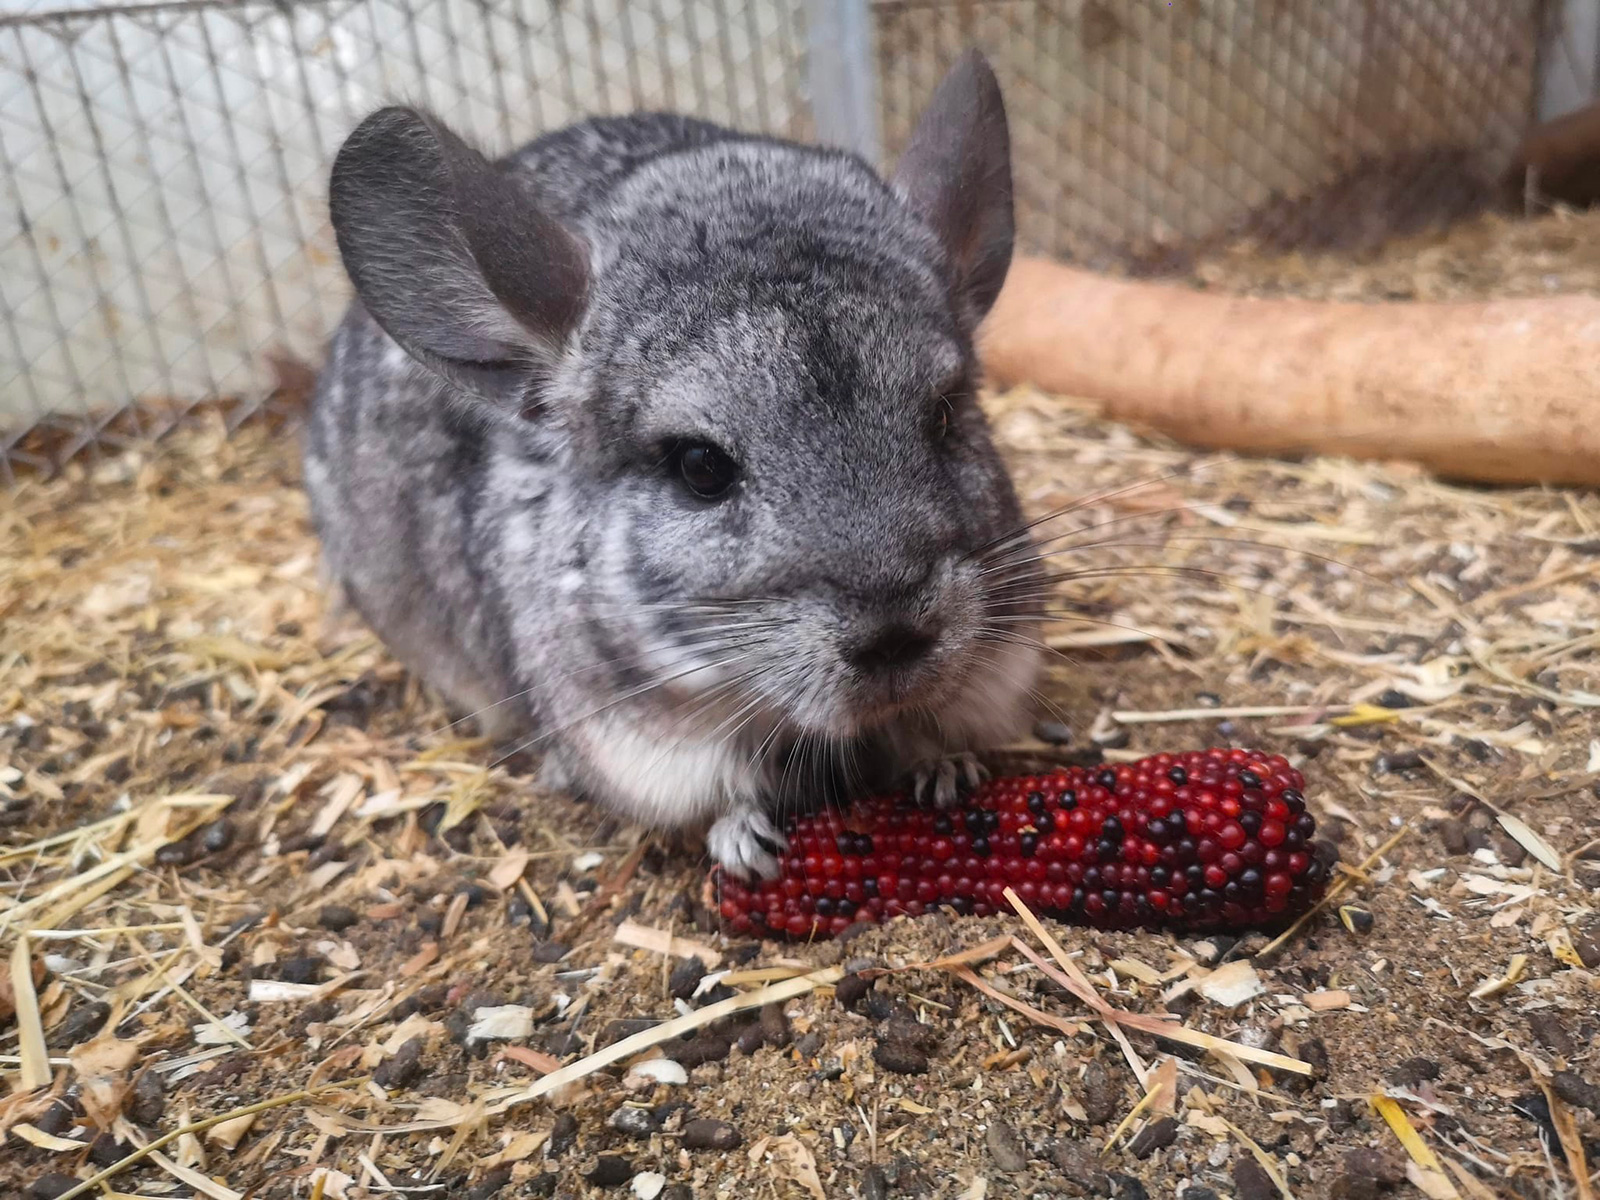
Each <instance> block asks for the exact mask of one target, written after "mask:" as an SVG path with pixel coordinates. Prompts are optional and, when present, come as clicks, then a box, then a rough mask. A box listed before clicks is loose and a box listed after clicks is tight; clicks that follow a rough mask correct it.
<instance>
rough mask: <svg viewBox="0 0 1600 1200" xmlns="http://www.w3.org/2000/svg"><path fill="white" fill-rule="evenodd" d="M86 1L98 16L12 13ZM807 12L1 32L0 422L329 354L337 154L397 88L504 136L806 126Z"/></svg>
mask: <svg viewBox="0 0 1600 1200" xmlns="http://www.w3.org/2000/svg"><path fill="white" fill-rule="evenodd" d="M69 6H75V7H78V8H84V9H92V8H94V7H96V5H95V4H93V3H91V2H90V0H4V5H3V7H0V13H16V12H18V11H19V10H27V11H31V12H33V13H39V12H43V11H49V12H60V11H62V10H64V9H66V8H67V7H69ZM797 8H798V2H797V0H725V2H723V0H709V2H708V0H699V2H697V0H651V2H650V3H637V2H633V3H630V2H628V0H562V2H556V0H299V2H298V3H295V4H294V5H293V6H292V7H291V8H290V9H289V10H288V14H287V15H285V13H284V11H283V10H281V9H279V8H278V7H276V6H274V5H271V4H266V3H255V2H250V0H246V2H244V3H237V2H219V3H217V4H214V5H209V6H204V7H195V6H193V5H189V4H180V5H167V6H161V5H152V6H150V7H148V8H145V9H142V10H141V11H138V12H134V13H128V14H122V15H112V14H109V13H87V14H78V15H74V16H67V17H65V18H63V19H59V20H57V19H42V20H41V19H34V20H32V21H30V23H20V24H19V23H15V22H13V23H9V24H0V113H3V118H4V119H3V121H0V428H5V427H11V428H13V429H15V428H16V427H17V426H18V425H28V424H32V423H34V422H36V421H38V420H39V419H40V418H42V417H44V416H46V415H49V414H57V415H61V414H84V413H99V412H105V411H108V410H114V409H116V408H119V407H121V406H122V405H123V404H124V403H125V402H126V401H127V399H128V398H129V397H141V398H169V397H170V398H177V399H179V400H194V399H200V398H205V397H209V396H216V395H221V396H231V395H245V396H253V395H259V394H260V393H261V391H262V390H263V389H264V388H265V387H266V386H268V385H269V382H270V374H269V371H268V369H267V367H266V364H265V362H264V358H263V356H264V355H265V354H266V353H268V352H270V351H273V350H277V349H281V350H287V351H289V352H291V353H293V354H295V355H297V356H299V357H301V358H303V359H307V360H311V361H315V359H316V358H317V356H318V355H319V354H320V351H321V343H322V340H323V338H324V337H325V335H326V333H327V331H328V330H329V329H330V328H331V325H332V324H333V322H335V321H336V320H337V318H338V313H339V311H340V310H341V308H342V306H343V303H344V297H345V294H346V285H345V281H344V278H343V275H342V272H341V271H340V269H339V266H338V263H337V260H336V256H335V253H334V250H333V246H332V241H331V237H330V234H329V230H328V228H327V223H326V217H325V212H324V205H325V177H326V171H327V166H328V163H329V162H330V160H331V156H332V154H333V152H334V151H335V150H336V149H337V147H338V145H339V142H340V140H341V139H342V137H343V135H344V134H345V133H346V132H347V131H348V130H349V128H350V127H351V126H352V125H353V124H354V122H355V121H356V120H358V119H359V118H360V117H361V116H362V115H364V114H365V113H366V112H367V111H369V110H371V109H372V108H374V107H377V106H379V105H380V104H382V103H384V102H385V101H387V100H390V99H396V98H399V99H406V100H413V101H417V102H421V103H424V104H427V105H428V106H430V107H432V108H433V109H434V110H435V111H437V112H439V113H440V114H441V115H442V116H443V117H445V119H447V120H448V121H450V122H452V123H453V124H455V125H456V126H457V127H458V128H460V129H462V130H463V131H465V132H467V133H469V134H471V135H472V136H474V137H476V138H477V139H479V140H480V141H481V142H482V143H483V144H484V145H485V146H486V147H487V148H489V149H491V150H495V149H508V148H510V147H511V146H513V145H515V144H517V143H519V142H521V141H524V140H526V139H527V138H528V137H530V136H532V135H533V134H535V133H537V132H538V131H539V130H541V129H545V128H550V127H554V126H557V125H560V124H563V123H566V122H568V121H570V120H572V119H574V118H576V117H578V116H581V115H584V114H586V113H591V112H608V111H610V112H614V111H626V110H628V109H632V108H637V107H672V108H686V109H693V110H696V111H699V112H702V113H704V114H706V115H708V116H710V117H712V118H714V119H718V120H722V121H727V122H731V123H734V124H737V125H740V126H747V127H760V128H766V129H773V130H778V131H789V132H796V133H804V132H805V128H804V127H805V124H806V122H805V119H804V113H805V108H804V104H803V99H802V94H803V90H804V89H803V82H802V63H803V59H802V55H801V51H800V48H799V47H800V39H801V35H802V30H801V29H800V27H799V20H798V15H797V11H796V10H797ZM3 19H4V18H3V17H0V21H3ZM30 75H31V76H32V78H31V79H30Z"/></svg>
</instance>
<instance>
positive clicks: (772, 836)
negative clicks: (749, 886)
mask: <svg viewBox="0 0 1600 1200" xmlns="http://www.w3.org/2000/svg"><path fill="white" fill-rule="evenodd" d="M788 848H789V842H788V839H787V838H785V837H784V836H783V834H781V833H779V832H778V828H777V826H775V825H774V824H773V823H772V818H771V817H769V816H768V815H767V813H766V811H765V810H764V809H762V808H759V807H757V806H756V805H754V804H750V805H746V806H742V807H740V808H736V809H734V810H733V811H732V812H728V813H724V814H723V815H722V816H721V817H718V818H717V821H716V823H715V824H714V825H712V826H711V830H710V832H709V833H707V834H706V849H707V850H709V851H710V852H711V857H712V859H713V860H714V861H715V862H716V863H717V864H718V865H719V866H720V867H721V868H722V869H723V870H724V871H727V872H729V873H730V874H733V875H736V876H738V877H739V878H740V879H745V880H751V879H775V878H777V875H778V855H780V854H782V853H783V852H784V851H785V850H787V849H788Z"/></svg>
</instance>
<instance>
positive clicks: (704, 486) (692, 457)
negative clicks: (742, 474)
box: [675, 442, 739, 500]
mask: <svg viewBox="0 0 1600 1200" xmlns="http://www.w3.org/2000/svg"><path fill="white" fill-rule="evenodd" d="M675 456H676V458H677V464H678V476H679V478H681V479H682V480H683V485H684V486H685V487H686V488H688V489H689V490H690V491H691V492H693V493H694V494H695V495H696V496H698V497H700V499H702V500H720V499H721V498H722V497H724V496H726V495H727V494H728V492H729V491H730V490H731V489H732V487H733V485H734V484H736V483H738V482H739V464H738V463H736V462H734V461H733V459H731V458H730V457H728V455H726V454H724V453H723V452H722V451H721V450H720V449H718V448H717V447H716V446H713V445H711V444H710V443H709V442H680V443H679V444H678V446H677V448H676V454H675Z"/></svg>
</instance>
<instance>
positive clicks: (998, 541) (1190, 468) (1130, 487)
mask: <svg viewBox="0 0 1600 1200" xmlns="http://www.w3.org/2000/svg"><path fill="white" fill-rule="evenodd" d="M1224 461H1225V460H1223V459H1216V460H1213V461H1212V462H1209V463H1190V464H1187V465H1185V466H1183V467H1179V468H1177V469H1175V470H1172V471H1168V472H1166V473H1165V474H1161V475H1153V476H1150V477H1149V478H1147V479H1141V480H1137V481H1136V482H1134V483H1130V484H1126V485H1124V486H1122V487H1119V488H1112V489H1111V490H1109V491H1099V492H1091V493H1090V494H1089V495H1087V496H1080V497H1079V498H1078V499H1076V500H1074V501H1073V502H1072V503H1070V504H1066V505H1063V506H1062V507H1060V508H1057V509H1054V510H1052V511H1050V512H1047V513H1045V514H1044V515H1042V516H1039V517H1035V518H1034V519H1033V520H1031V521H1028V522H1025V523H1024V524H1022V525H1019V526H1017V527H1016V528H1015V529H1011V530H1007V531H1006V532H1005V533H1002V534H1000V535H999V536H998V537H995V538H992V539H990V540H989V541H987V542H985V543H983V544H982V545H980V546H977V547H975V548H973V549H972V550H970V551H968V552H967V553H966V554H965V555H964V556H963V557H964V558H966V559H972V558H976V557H980V556H983V555H986V554H988V553H989V552H991V551H992V550H994V549H995V547H997V546H1001V545H1004V544H1005V543H1007V542H1011V541H1015V540H1017V539H1019V538H1026V537H1027V536H1028V534H1030V533H1031V532H1032V531H1033V530H1035V529H1037V528H1039V526H1041V525H1043V524H1045V523H1047V522H1049V521H1054V520H1055V519H1056V518H1057V517H1064V516H1066V515H1067V514H1068V513H1074V512H1081V511H1082V510H1083V509H1085V508H1091V507H1093V506H1094V505H1096V504H1104V503H1105V502H1106V501H1108V500H1115V499H1117V498H1118V497H1120V496H1126V495H1128V494H1130V493H1132V492H1137V491H1138V490H1139V489H1140V488H1147V487H1154V486H1156V485H1157V484H1161V483H1167V482H1170V481H1171V480H1174V479H1184V478H1188V477H1190V476H1193V475H1197V474H1199V473H1200V472H1201V471H1207V470H1210V469H1211V468H1212V467H1216V466H1221V465H1222V463H1223V462H1224Z"/></svg>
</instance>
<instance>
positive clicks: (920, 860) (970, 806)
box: [718, 749, 1332, 938]
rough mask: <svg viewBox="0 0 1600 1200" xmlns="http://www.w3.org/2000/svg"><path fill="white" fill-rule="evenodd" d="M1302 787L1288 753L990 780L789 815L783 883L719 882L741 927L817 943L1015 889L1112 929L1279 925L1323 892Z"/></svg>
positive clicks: (1036, 902)
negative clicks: (972, 789) (925, 803)
mask: <svg viewBox="0 0 1600 1200" xmlns="http://www.w3.org/2000/svg"><path fill="white" fill-rule="evenodd" d="M1304 786H1305V780H1304V778H1303V777H1302V776H1301V774H1300V772H1298V771H1296V770H1294V769H1293V768H1292V767H1290V766H1289V764H1288V762H1287V761H1286V760H1285V759H1284V758H1282V757H1281V756H1279V755H1275V754H1273V755H1268V754H1260V753H1256V752H1254V751H1249V750H1224V749H1218V750H1204V751H1196V752H1193V753H1189V754H1176V755H1174V754H1156V755H1152V756H1151V757H1149V758H1143V759H1140V760H1139V761H1138V762H1134V763H1124V764H1119V765H1117V766H1103V767H1066V768H1062V769H1059V770H1056V771H1052V772H1050V773H1048V774H1044V775H1028V776H1020V777H1014V778H1009V779H994V780H990V781H989V782H988V783H985V784H984V785H983V786H982V787H980V788H979V789H978V790H977V792H976V793H975V794H974V795H973V796H972V797H971V798H970V799H969V800H968V801H967V802H965V804H964V805H963V806H962V807H960V808H958V809H953V810H949V811H944V812H936V811H932V810H929V809H926V808H918V807H916V806H914V805H912V804H910V803H909V802H908V801H907V800H906V798H905V797H903V796H889V797H883V798H878V799H873V800H868V801H866V802H864V803H862V804H859V805H857V806H856V807H855V808H854V809H852V810H851V811H849V812H847V813H840V812H831V811H830V812H822V813H818V814H815V815H811V816H804V817H800V818H798V819H796V820H793V821H791V822H790V824H789V827H788V829H787V830H786V832H787V834H788V837H789V849H788V851H787V853H786V854H784V856H783V858H782V871H781V874H780V875H779V877H778V878H777V879H773V880H768V881H765V882H762V883H759V884H755V885H753V886H752V885H747V884H744V883H742V882H740V881H739V880H736V879H734V878H732V877H729V876H726V875H722V876H719V879H718V883H719V891H720V905H721V912H722V916H723V919H724V920H725V921H726V922H727V923H728V925H729V926H730V927H731V929H732V931H733V932H735V933H740V934H745V933H753V934H758V935H763V936H774V935H776V936H784V935H787V936H790V937H800V938H803V937H812V936H828V935H837V934H839V933H842V932H843V931H844V930H845V929H847V928H849V927H850V926H851V925H852V924H854V923H856V922H858V921H886V920H889V919H890V918H892V917H896V916H900V915H902V914H906V915H910V916H918V915H920V914H921V913H923V912H925V911H927V910H929V909H932V908H937V907H939V906H940V905H948V906H949V907H950V908H952V909H954V910H955V911H956V912H959V913H974V914H977V915H979V916H987V915H990V914H992V913H995V912H1000V911H1003V910H1005V909H1006V908H1007V907H1008V906H1007V904H1006V902H1005V899H1004V893H1005V889H1006V888H1008V887H1010V888H1013V889H1015V890H1016V892H1017V895H1018V896H1019V897H1020V898H1021V899H1022V900H1023V902H1024V903H1026V904H1027V905H1028V906H1029V907H1030V908H1031V909H1033V910H1034V911H1036V912H1041V913H1045V914H1048V915H1051V916H1057V917H1060V918H1062V919H1065V920H1069V921H1077V922H1081V923H1084V924H1090V925H1097V926H1105V927H1129V926H1139V925H1145V926H1159V925H1165V926H1169V927H1175V928H1181V929H1185V930H1201V929H1219V928H1243V927H1259V926H1270V925H1276V924H1281V923H1282V922H1284V921H1286V920H1288V919H1290V918H1292V917H1294V916H1295V915H1298V914H1299V913H1301V912H1303V911H1304V910H1305V909H1306V908H1307V907H1308V906H1309V905H1310V904H1311V903H1313V902H1314V901H1315V900H1316V899H1317V897H1319V896H1320V895H1321V894H1322V892H1323V891H1324V889H1325V888H1326V887H1327V883H1328V877H1329V865H1330V862H1331V857H1332V856H1331V847H1328V846H1327V844H1326V843H1323V844H1322V847H1321V849H1320V850H1314V848H1313V845H1312V837H1313V835H1314V834H1315V832H1316V821H1315V820H1314V819H1313V818H1312V816H1311V814H1310V813H1308V812H1307V811H1306V806H1305V798H1304V796H1302V795H1301V791H1300V789H1301V788H1303V787H1304Z"/></svg>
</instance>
